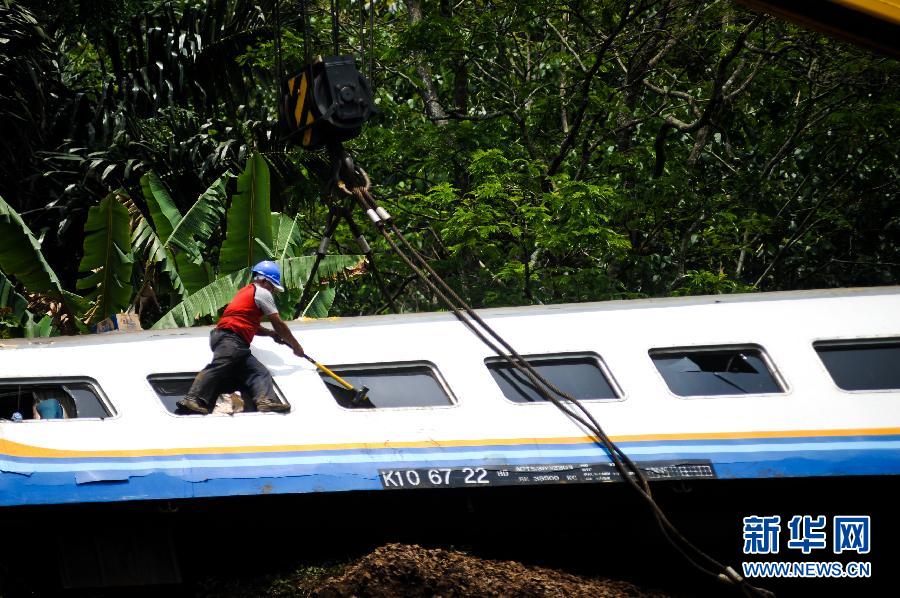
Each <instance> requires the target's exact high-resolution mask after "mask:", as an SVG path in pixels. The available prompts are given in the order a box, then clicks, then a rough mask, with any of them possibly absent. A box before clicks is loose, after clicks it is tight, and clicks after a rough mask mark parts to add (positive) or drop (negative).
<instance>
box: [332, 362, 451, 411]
mask: <svg viewBox="0 0 900 598" xmlns="http://www.w3.org/2000/svg"><path fill="white" fill-rule="evenodd" d="M331 369H332V371H334V373H336V374H337V375H338V376H340V377H341V378H343V379H344V380H345V381H346V382H348V383H350V384H352V385H353V387H354V388H356V389H357V391H359V390H362V388H363V386H365V387H367V388H368V392H366V393H365V397H366V399H368V400H362V401H359V400H354V399H355V398H356V394H357V392H354V391H352V390H348V389H346V388H344V387H343V386H341V385H340V384H338V383H337V382H336V381H334V380H333V379H332V378H330V377H329V376H328V375H327V374H325V373H323V372H320V373H319V376H320V377H321V379H322V381H323V382H324V383H325V386H326V387H327V388H328V390H329V392H330V393H331V396H332V397H334V400H335V401H336V402H337V404H338V405H340V406H341V407H345V408H347V409H355V408H368V409H372V408H386V407H442V406H443V407H447V406H450V405H453V403H454V401H453V398H452V396H451V394H450V390H449V388H448V387H447V385H446V384H445V383H444V381H443V379H442V378H441V377H440V373H439V372H438V370H437V368H436V367H435V366H434V365H433V364H431V363H427V362H407V363H379V364H366V365H347V366H335V367H333V368H331Z"/></svg>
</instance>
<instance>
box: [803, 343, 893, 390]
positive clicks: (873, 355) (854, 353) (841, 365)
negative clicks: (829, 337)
mask: <svg viewBox="0 0 900 598" xmlns="http://www.w3.org/2000/svg"><path fill="white" fill-rule="evenodd" d="M813 348H814V349H815V350H816V353H818V354H819V359H821V360H822V363H823V364H825V369H827V370H828V373H829V374H831V377H832V379H833V380H834V383H835V384H837V386H838V388H841V389H843V390H897V389H900V339H884V340H878V339H868V340H867V339H863V340H854V341H823V342H818V343H813Z"/></svg>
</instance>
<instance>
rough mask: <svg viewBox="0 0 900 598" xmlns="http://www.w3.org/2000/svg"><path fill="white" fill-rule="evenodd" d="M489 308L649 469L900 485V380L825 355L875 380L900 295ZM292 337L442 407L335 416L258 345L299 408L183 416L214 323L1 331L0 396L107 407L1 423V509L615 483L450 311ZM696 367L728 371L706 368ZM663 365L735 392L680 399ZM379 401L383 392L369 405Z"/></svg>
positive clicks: (326, 395)
mask: <svg viewBox="0 0 900 598" xmlns="http://www.w3.org/2000/svg"><path fill="white" fill-rule="evenodd" d="M480 313H481V314H482V316H483V317H484V318H485V319H486V320H487V321H488V322H489V323H490V324H491V326H493V327H494V328H495V329H496V330H497V331H498V332H499V333H500V334H502V335H503V336H504V337H505V338H506V339H507V340H508V341H509V342H510V343H511V344H512V346H514V347H515V348H516V349H517V351H519V352H520V353H521V354H522V355H526V356H530V357H529V358H530V359H534V360H535V363H542V362H541V359H544V360H545V361H544V363H547V364H550V365H551V366H552V364H553V360H557V361H558V362H559V363H562V364H563V365H565V364H569V365H572V364H573V363H574V365H575V366H579V364H581V365H582V366H584V367H588V366H589V365H591V363H593V364H594V365H593V366H591V367H592V368H593V369H592V370H591V371H595V370H596V372H600V375H601V376H602V377H603V378H605V379H606V381H607V382H608V388H607V391H610V390H611V394H609V395H608V396H606V398H603V399H599V400H585V401H584V403H583V404H584V405H585V406H586V408H587V409H588V410H590V412H591V413H592V414H593V415H594V417H595V418H596V419H597V421H599V422H600V424H601V425H602V426H603V428H604V430H605V431H606V432H607V433H608V434H609V435H610V436H611V437H612V438H613V439H614V440H615V441H616V442H617V443H618V444H619V445H620V446H621V447H622V448H623V449H624V451H625V452H626V453H627V454H628V455H629V456H630V457H631V458H632V459H633V460H634V461H636V462H637V463H638V464H639V465H641V466H642V467H643V468H644V470H645V471H646V472H647V473H648V476H649V477H651V478H652V479H662V478H672V479H679V478H681V479H684V478H687V479H690V478H722V479H728V478H731V479H735V478H772V477H804V476H856V475H875V476H890V475H896V474H898V473H900V388H897V386H894V387H893V388H877V389H865V390H853V389H849V390H848V389H844V388H841V387H840V386H839V381H838V382H836V380H835V378H834V375H833V374H834V372H832V371H831V370H830V369H829V367H828V366H827V364H826V362H825V361H823V350H828V348H829V347H832V346H835V344H836V345H837V346H839V347H841V346H843V347H845V348H846V347H850V348H851V349H852V348H853V347H854V346H857V345H858V346H860V347H863V348H869V349H871V348H872V347H875V349H876V350H878V351H880V353H879V354H878V355H879V357H878V358H879V359H881V362H882V364H881V366H879V367H881V368H882V369H884V365H883V362H884V360H885V359H888V360H893V359H896V356H897V355H898V354H900V352H898V351H900V349H898V339H900V287H889V288H875V289H858V290H839V291H809V292H791V293H767V294H756V295H733V296H713V297H693V298H673V299H651V300H634V301H612V302H604V303H590V304H576V305H558V306H537V307H525V308H506V309H491V310H484V311H482V312H480ZM290 326H291V329H292V330H293V331H294V333H295V335H297V336H298V338H300V339H301V342H302V343H303V345H304V347H305V348H306V349H307V350H308V351H309V352H310V353H311V354H312V355H313V356H315V358H316V359H317V360H319V361H321V362H322V363H325V364H329V365H335V369H336V370H337V371H338V372H339V373H341V372H349V373H350V374H354V372H356V374H360V371H362V372H363V374H365V372H366V371H368V372H370V373H372V374H373V375H376V374H378V373H379V372H382V373H383V372H385V371H386V372H389V373H390V372H391V371H396V372H399V373H400V374H401V375H400V377H399V378H395V379H394V380H393V384H394V386H393V388H395V389H399V390H405V391H409V390H410V388H405V389H404V388H403V385H404V384H405V382H404V380H406V379H405V378H404V377H403V375H402V374H403V372H405V371H407V370H409V368H412V369H411V370H409V371H412V372H413V374H415V375H413V376H412V377H410V378H409V384H410V385H412V386H415V384H417V382H416V380H417V378H416V375H420V374H421V375H424V376H425V377H426V378H429V377H430V379H432V380H433V382H434V384H435V385H437V387H439V388H440V391H441V392H442V393H443V394H444V395H445V397H446V399H447V400H446V403H445V404H430V403H429V404H424V405H421V406H400V407H386V408H375V409H351V408H348V407H346V406H342V405H341V404H340V402H339V401H338V400H336V398H335V397H334V396H333V395H332V392H331V391H330V390H329V387H328V385H327V384H326V382H325V381H324V380H323V378H322V377H321V376H320V374H319V373H318V372H316V371H315V369H314V368H313V367H312V366H311V365H310V364H309V363H308V362H306V361H304V360H301V359H298V358H296V357H295V356H294V355H293V354H292V353H291V352H290V351H289V350H288V349H287V348H286V347H283V346H279V345H276V344H275V343H273V342H272V341H271V340H270V339H266V338H259V339H256V341H255V342H254V344H253V353H254V355H256V356H257V358H259V359H260V360H261V361H262V362H263V363H264V364H265V365H266V366H267V367H268V368H269V369H270V371H271V372H272V373H273V376H274V378H275V382H276V385H277V387H278V389H279V391H280V393H281V395H282V396H283V397H284V398H285V399H286V400H288V401H289V402H290V404H291V407H292V408H291V411H290V412H289V413H286V414H275V413H242V414H236V415H233V416H230V415H208V416H199V415H192V416H184V415H176V414H174V413H172V412H170V411H169V410H167V409H166V407H165V405H164V402H163V401H162V400H161V399H160V392H159V389H160V388H162V387H158V385H157V386H154V381H158V380H163V381H165V380H167V379H168V378H167V376H168V377H170V378H171V379H173V380H175V379H178V380H181V382H180V383H181V384H182V385H183V384H184V380H185V379H188V380H189V377H190V374H191V373H193V372H197V371H198V370H200V369H201V368H202V367H203V366H204V365H205V364H206V363H207V362H208V361H209V358H210V355H211V353H210V350H209V347H208V332H209V329H208V328H196V329H179V330H166V331H145V332H140V333H130V334H128V333H110V334H105V335H94V336H91V337H73V338H51V339H39V340H37V339H35V340H14V341H8V340H5V341H0V401H2V400H6V401H7V402H9V401H13V400H16V399H15V398H14V397H18V400H20V401H21V397H22V396H25V397H26V399H27V398H28V396H29V395H28V394H27V393H28V392H29V389H34V388H41V387H42V385H46V384H49V385H51V387H53V385H56V386H58V387H60V388H66V389H68V391H69V392H71V390H72V389H73V388H79V389H88V390H90V389H93V392H94V393H95V394H96V395H97V396H98V397H99V401H100V402H101V407H102V408H103V409H104V410H105V413H103V414H102V416H101V417H97V416H96V413H95V412H92V411H91V410H90V409H88V408H87V407H86V406H85V407H82V408H81V412H80V413H78V417H70V418H68V419H45V420H31V419H28V413H24V415H25V416H26V417H25V421H13V420H12V419H11V418H10V417H9V414H8V413H6V414H5V415H2V414H0V416H2V417H4V419H0V505H3V506H11V505H32V504H64V503H82V502H102V501H131V500H146V499H189V498H199V497H219V496H231V495H247V494H274V493H308V492H333V491H345V490H372V491H374V490H385V489H388V490H390V489H398V488H441V487H449V486H473V487H479V486H493V485H509V484H555V483H576V482H600V481H610V480H615V479H616V477H617V476H616V474H615V472H614V470H613V469H612V468H611V466H610V464H609V459H608V458H607V456H606V453H605V451H604V450H603V449H602V448H601V447H600V446H599V445H597V444H596V443H594V442H593V441H592V440H591V438H590V437H589V436H588V435H587V433H586V431H585V430H583V429H581V428H580V427H579V426H578V425H577V424H575V423H573V421H572V420H570V419H569V418H568V417H566V416H565V415H564V414H562V413H561V412H560V411H559V410H558V409H557V408H556V407H555V406H553V405H552V404H550V403H547V402H540V401H538V402H516V401H514V400H510V399H509V398H507V396H505V394H504V391H503V390H502V389H501V387H500V386H499V385H498V383H497V381H496V377H495V376H494V375H493V374H492V371H491V370H490V369H489V367H488V366H489V365H490V364H491V363H493V362H492V361H491V358H492V357H493V354H492V353H491V352H490V350H489V349H488V348H487V347H485V346H484V345H483V344H482V343H481V342H480V341H479V340H478V339H477V338H476V337H475V336H474V335H472V334H471V333H470V332H469V331H468V330H467V329H466V328H465V327H464V326H463V325H462V324H461V323H460V322H458V321H457V320H456V319H455V318H454V317H453V316H452V315H451V314H447V313H440V314H414V315H396V316H377V317H360V318H344V319H342V318H337V319H328V320H319V321H298V322H293V323H291V325H290ZM882 349H884V350H882ZM692 355H698V356H699V357H697V358H696V359H693V360H692V358H691V356H692ZM704 355H706V356H713V357H715V358H716V359H725V358H728V362H727V363H726V365H725V366H709V367H706V366H704V365H703V363H705V362H704V359H705V357H703V356H704ZM573 356H574V357H573ZM729 356H730V357H729ZM685 357H686V358H687V359H685ZM735 359H737V360H738V361H746V362H747V363H748V364H749V365H746V366H742V365H741V364H740V363H737V364H736V363H735ZM573 360H574V361H573ZM863 361H865V360H863ZM857 362H859V359H857ZM851 363H852V362H851ZM585 364H587V365H585ZM754 364H755V365H754ZM761 364H765V365H764V366H762V367H763V368H765V369H768V370H769V374H770V375H769V376H768V378H769V381H768V382H765V381H763V382H764V384H763V386H761V387H760V386H754V384H756V382H751V383H749V384H745V383H744V382H742V381H741V380H743V378H740V376H737V377H734V376H731V375H730V374H729V372H734V373H737V374H748V375H749V376H750V378H753V377H755V375H756V374H753V373H752V372H751V371H752V370H754V367H755V369H756V370H759V369H762V368H760V365H761ZM894 365H895V366H896V369H897V370H900V363H895V364H894ZM685 366H686V367H685ZM579 367H580V366H579ZM664 367H668V368H670V370H671V371H674V372H675V374H673V375H675V376H676V377H677V376H680V375H682V374H684V376H686V377H687V378H686V379H688V382H690V381H691V380H694V379H696V380H700V379H701V378H703V379H707V378H708V379H709V380H712V379H713V378H715V379H716V380H714V382H715V383H717V384H726V385H732V386H734V387H735V392H733V393H731V392H727V391H726V392H724V393H723V392H721V391H719V392H716V393H715V394H710V395H707V396H704V395H703V394H702V389H701V390H700V394H696V393H695V394H693V395H692V394H691V393H690V392H687V393H685V392H681V394H678V393H677V392H676V391H677V390H678V389H677V387H676V389H675V391H673V387H672V386H671V384H670V383H668V382H667V380H666V379H665V378H664V376H663V373H662V372H663V369H661V368H664ZM404 368H406V369H404ZM671 368H674V369H671ZM742 368H743V369H742ZM707 370H708V371H707ZM716 370H719V371H716ZM548 371H549V370H548ZM561 371H562V372H563V374H564V375H565V372H567V371H568V370H561ZM572 371H574V370H572ZM579 371H581V370H579ZM423 372H424V374H423ZM429 372H430V373H429ZM501 373H502V372H501ZM759 373H761V372H757V374H759ZM695 374H696V375H695ZM172 376H174V377H172ZM179 376H180V377H179ZM887 376H888V379H889V383H888V384H887V385H888V386H892V385H893V384H892V383H890V379H891V378H890V376H891V373H890V372H887ZM357 380H363V378H359V377H357ZM564 382H565V381H564ZM398 384H399V386H398ZM766 384H768V385H770V386H768V387H767V386H766ZM576 385H577V384H576ZM771 385H774V388H772V387H771ZM882 385H883V384H882ZM700 386H701V387H702V384H701V385H700ZM876 386H877V383H876ZM378 392H379V391H378V388H377V385H375V386H373V391H372V393H373V394H372V396H373V398H377V393H378ZM386 392H389V391H384V390H382V395H384V394H385V393H386ZM415 392H416V391H415V390H414V389H413V394H415ZM586 392H587V394H588V399H590V398H591V397H590V392H591V391H590V389H588V390H587V391H586ZM4 393H5V394H4ZM23 393H24V394H23ZM76 394H77V393H76ZM34 396H37V395H34ZM4 397H5V399H4ZM383 398H384V397H383ZM386 398H387V399H390V397H386ZM26 402H27V401H26ZM389 403H390V401H388V403H387V404H389ZM9 404H10V405H11V403H9ZM376 404H378V403H377V402H376ZM0 407H2V402H0ZM15 408H17V409H20V412H21V409H30V405H28V404H26V405H24V406H23V407H19V406H18V405H17V406H16V407H15ZM9 410H10V407H9V405H8V406H7V411H9ZM91 413H94V416H91Z"/></svg>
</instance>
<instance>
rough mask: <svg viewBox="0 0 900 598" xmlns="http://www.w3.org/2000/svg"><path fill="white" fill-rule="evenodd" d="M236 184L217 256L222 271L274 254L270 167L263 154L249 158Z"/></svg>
mask: <svg viewBox="0 0 900 598" xmlns="http://www.w3.org/2000/svg"><path fill="white" fill-rule="evenodd" d="M237 184H238V192H237V194H236V195H235V196H234V197H232V199H231V208H230V209H229V210H228V223H227V228H226V233H225V241H224V243H222V251H221V254H220V257H219V262H220V263H219V268H220V271H222V272H233V271H235V270H239V269H241V268H248V267H251V266H253V265H254V264H256V263H258V262H260V261H262V260H265V259H269V258H270V257H271V256H272V255H274V249H273V247H274V245H273V243H272V212H271V209H270V207H269V205H270V204H269V190H270V185H269V167H268V166H267V165H266V161H265V160H264V159H263V157H262V156H260V155H259V154H254V155H253V156H251V157H250V159H249V160H248V161H247V167H246V168H245V169H244V172H242V173H241V175H240V176H239V177H238V180H237Z"/></svg>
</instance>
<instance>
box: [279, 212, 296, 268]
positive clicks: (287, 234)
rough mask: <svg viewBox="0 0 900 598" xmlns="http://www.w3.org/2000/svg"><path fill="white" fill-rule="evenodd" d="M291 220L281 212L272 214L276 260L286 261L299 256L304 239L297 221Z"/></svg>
mask: <svg viewBox="0 0 900 598" xmlns="http://www.w3.org/2000/svg"><path fill="white" fill-rule="evenodd" d="M299 217H300V216H299V215H298V216H296V217H295V218H291V217H290V216H288V215H286V214H282V213H281V212H272V237H273V242H274V243H275V245H274V246H273V251H274V259H276V260H284V259H287V258H289V257H294V256H296V255H297V251H298V249H299V247H300V244H301V243H302V242H303V239H302V238H301V237H300V227H299V226H298V225H297V219H298V218H299Z"/></svg>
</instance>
